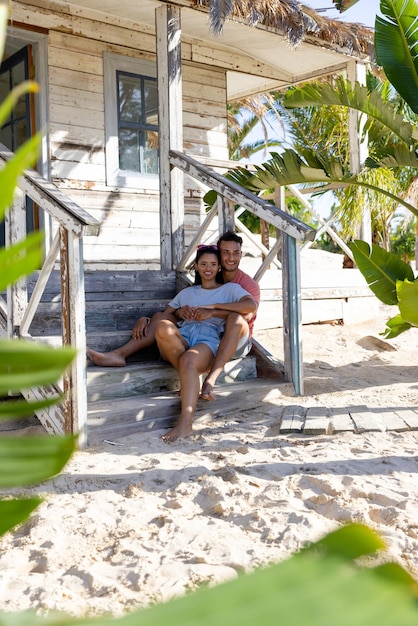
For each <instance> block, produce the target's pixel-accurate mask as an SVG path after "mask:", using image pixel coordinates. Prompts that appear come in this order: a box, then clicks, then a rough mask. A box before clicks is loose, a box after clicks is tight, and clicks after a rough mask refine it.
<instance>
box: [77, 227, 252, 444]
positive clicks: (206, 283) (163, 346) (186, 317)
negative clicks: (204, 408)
mask: <svg viewBox="0 0 418 626" xmlns="http://www.w3.org/2000/svg"><path fill="white" fill-rule="evenodd" d="M241 246H242V239H241V237H239V236H238V235H236V234H235V233H233V232H227V233H225V234H224V235H222V236H221V237H220V238H219V240H218V243H217V245H216V246H215V245H213V246H199V247H198V250H197V254H196V258H195V262H194V269H195V284H194V285H193V286H191V287H186V288H185V289H183V290H182V291H180V292H179V293H178V294H177V295H176V296H175V298H173V300H172V301H171V302H170V303H169V304H168V306H167V308H166V310H165V311H163V312H162V313H155V314H154V315H153V316H152V318H151V319H150V318H148V317H141V318H139V320H138V321H137V322H136V324H135V327H134V329H133V331H132V337H131V339H130V340H129V341H128V342H127V343H125V344H124V345H123V346H121V347H119V348H116V349H115V350H112V351H111V352H95V351H94V350H88V351H87V356H88V358H89V359H90V360H91V361H92V362H93V363H94V364H95V365H99V366H108V367H123V366H124V365H126V358H127V357H129V356H131V355H132V354H134V353H135V352H137V351H138V350H142V349H144V348H147V347H149V346H150V345H152V344H153V343H154V341H156V342H157V345H158V348H159V351H160V353H161V356H162V358H163V359H164V360H166V361H169V362H170V363H171V364H172V365H173V366H174V367H175V368H176V369H177V370H178V372H179V376H180V399H181V412H180V417H179V419H178V420H177V423H176V425H175V426H174V428H172V429H171V430H170V431H169V432H168V433H166V434H165V435H163V437H162V438H163V440H164V441H165V442H166V443H172V442H174V441H177V440H178V439H181V438H183V437H187V436H189V435H190V434H191V433H192V422H193V416H194V413H195V409H196V404H197V400H198V398H199V391H200V396H201V398H203V399H204V400H213V399H214V394H213V388H214V386H215V383H216V380H217V378H218V376H219V374H220V373H221V372H222V369H223V367H224V365H225V363H227V361H229V360H230V359H232V358H239V357H240V356H245V355H246V354H248V352H249V351H250V349H251V343H250V341H251V335H252V330H253V327H254V321H255V317H256V313H257V307H258V304H259V302H260V289H259V286H258V284H257V283H256V281H255V280H253V279H252V278H251V277H250V276H248V274H245V272H243V271H242V270H240V269H239V263H240V260H241V256H242V250H241ZM205 372H208V374H207V376H206V378H205V380H204V382H203V385H202V388H201V389H200V375H201V374H204V373H205Z"/></svg>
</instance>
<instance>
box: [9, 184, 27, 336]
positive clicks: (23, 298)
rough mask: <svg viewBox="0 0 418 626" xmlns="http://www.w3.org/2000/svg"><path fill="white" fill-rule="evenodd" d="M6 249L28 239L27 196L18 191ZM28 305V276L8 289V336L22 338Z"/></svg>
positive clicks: (13, 205)
mask: <svg viewBox="0 0 418 626" xmlns="http://www.w3.org/2000/svg"><path fill="white" fill-rule="evenodd" d="M5 235H6V237H5V239H6V242H5V243H6V248H10V246H12V245H14V244H16V243H18V242H19V241H22V240H23V239H25V237H26V195H25V194H24V193H23V192H22V191H21V190H20V189H16V191H15V195H14V199H13V204H12V206H11V207H10V210H9V211H8V212H7V213H6V217H5ZM27 303H28V286H27V278H26V276H25V277H23V278H19V279H18V280H17V281H16V282H15V283H14V284H13V285H9V286H8V287H7V336H8V337H9V339H12V338H13V337H19V336H20V325H21V322H22V318H23V315H24V312H25V309H26V306H27Z"/></svg>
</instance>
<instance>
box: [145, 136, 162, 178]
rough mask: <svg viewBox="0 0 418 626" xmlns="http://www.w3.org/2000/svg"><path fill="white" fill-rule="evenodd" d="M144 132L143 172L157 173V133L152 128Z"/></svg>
mask: <svg viewBox="0 0 418 626" xmlns="http://www.w3.org/2000/svg"><path fill="white" fill-rule="evenodd" d="M144 134H145V137H146V138H145V150H144V169H143V170H142V171H143V172H144V174H158V133H157V132H156V131H154V130H151V131H147V132H146V133H144Z"/></svg>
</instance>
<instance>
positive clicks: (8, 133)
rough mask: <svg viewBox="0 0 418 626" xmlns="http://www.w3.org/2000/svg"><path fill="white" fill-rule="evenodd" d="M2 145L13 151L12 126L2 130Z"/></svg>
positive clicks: (0, 135) (0, 130)
mask: <svg viewBox="0 0 418 626" xmlns="http://www.w3.org/2000/svg"><path fill="white" fill-rule="evenodd" d="M0 143H4V145H5V146H7V148H9V150H11V149H12V129H11V127H10V125H8V126H3V128H0Z"/></svg>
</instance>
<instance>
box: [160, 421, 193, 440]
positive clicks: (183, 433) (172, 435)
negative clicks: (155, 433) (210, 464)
mask: <svg viewBox="0 0 418 626" xmlns="http://www.w3.org/2000/svg"><path fill="white" fill-rule="evenodd" d="M192 432H193V431H192V427H191V426H188V425H186V424H183V425H182V424H176V425H175V426H174V428H172V429H171V430H169V431H168V433H166V434H165V435H162V437H161V439H162V440H163V441H164V443H174V442H175V441H178V440H179V439H184V438H185V437H190V435H191V434H192Z"/></svg>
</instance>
